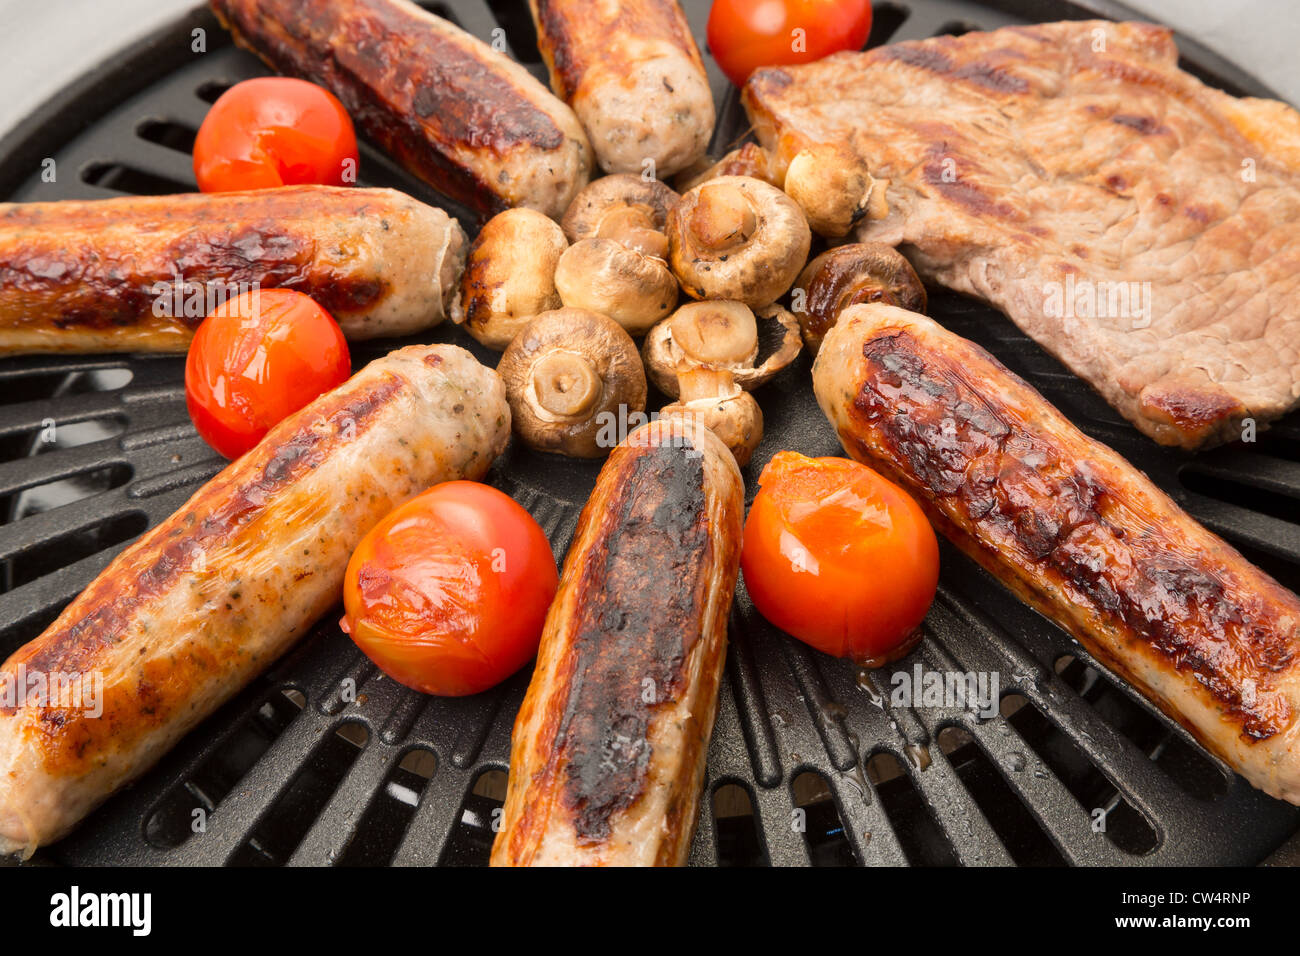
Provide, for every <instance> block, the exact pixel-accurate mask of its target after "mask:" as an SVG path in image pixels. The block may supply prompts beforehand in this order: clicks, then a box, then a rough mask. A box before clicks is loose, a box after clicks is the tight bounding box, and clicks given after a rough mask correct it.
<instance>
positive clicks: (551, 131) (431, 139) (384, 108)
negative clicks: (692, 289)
mask: <svg viewBox="0 0 1300 956" xmlns="http://www.w3.org/2000/svg"><path fill="white" fill-rule="evenodd" d="M210 2H211V6H212V9H213V11H214V12H215V13H216V15H217V19H218V20H220V21H221V24H222V26H224V27H226V28H227V29H228V30H230V32H231V33H232V34H233V35H234V38H235V42H236V43H238V44H239V45H240V46H242V47H245V48H246V49H249V50H251V51H253V52H254V53H256V54H257V55H258V56H259V57H261V58H262V59H263V60H264V61H265V62H266V63H267V64H268V65H269V66H271V68H272V69H275V70H278V71H280V72H281V73H286V74H288V75H290V76H297V77H300V78H302V79H305V80H310V81H311V82H313V83H317V84H319V85H321V86H324V87H325V88H326V89H328V90H330V91H331V92H332V93H334V95H335V96H337V97H338V98H339V100H340V101H341V102H342V103H343V105H344V106H345V107H346V108H347V111H348V113H349V114H351V116H352V118H353V120H355V121H356V123H357V125H358V126H360V127H361V128H362V129H363V130H365V132H366V133H368V134H369V135H370V137H371V138H372V139H373V140H374V141H375V142H377V143H378V144H379V145H380V146H382V147H383V148H384V149H385V150H387V152H388V153H389V154H390V155H391V156H392V157H393V158H394V159H396V160H397V161H398V162H399V163H401V164H402V166H404V167H405V168H406V169H407V170H408V171H409V172H411V173H413V174H414V175H416V176H418V177H420V178H421V179H423V180H424V181H425V182H427V183H428V184H429V185H431V186H433V188H434V189H437V190H439V191H440V192H442V193H445V194H446V195H448V196H450V197H451V198H453V199H455V200H457V201H458V202H461V203H464V204H465V205H466V206H468V207H470V208H471V209H473V210H474V211H475V212H477V213H479V214H480V215H481V216H482V217H483V218H485V219H486V218H487V217H489V216H492V215H494V214H496V213H498V212H501V211H502V210H504V209H508V208H510V207H512V206H527V207H529V208H531V209H537V210H539V211H541V212H544V213H546V215H548V216H550V217H551V218H553V219H558V218H559V217H560V216H561V215H563V214H564V210H565V209H567V208H568V206H569V203H570V202H571V201H572V199H573V197H574V196H575V195H577V193H578V190H580V189H582V187H583V186H585V185H586V184H587V180H588V179H590V178H591V144H590V143H589V142H588V140H587V135H586V133H584V132H583V130H582V126H581V124H580V123H579V122H578V118H577V117H576V116H574V115H573V111H572V110H571V109H569V107H568V106H566V105H565V104H564V103H561V102H560V101H559V100H558V99H556V98H555V97H554V96H552V95H551V92H550V91H549V90H548V89H546V87H545V86H544V85H543V84H542V83H540V82H539V81H538V80H537V79H536V78H535V77H534V76H533V75H532V74H531V73H529V72H528V71H527V70H526V69H524V67H522V66H520V65H519V64H518V63H515V62H514V61H513V60H511V59H510V58H509V57H507V56H505V55H504V54H501V53H498V52H497V51H496V50H494V49H493V48H492V47H490V46H488V45H487V43H485V42H483V39H480V38H477V37H474V36H471V35H470V34H468V33H466V32H465V31H464V30H462V29H460V28H459V27H457V26H456V25H454V24H452V23H449V22H448V21H446V20H444V19H442V18H441V17H437V16H434V15H433V14H431V13H428V12H426V11H424V10H422V9H420V8H419V7H417V6H416V5H415V4H414V3H410V2H408V0H210Z"/></svg>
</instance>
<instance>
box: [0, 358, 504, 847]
mask: <svg viewBox="0 0 1300 956" xmlns="http://www.w3.org/2000/svg"><path fill="white" fill-rule="evenodd" d="M509 435H510V408H509V406H508V405H507V404H506V397H505V387H504V385H502V383H501V380H500V379H499V378H498V377H497V375H496V373H495V372H493V371H492V370H490V369H487V368H484V367H483V366H482V365H480V364H479V363H478V362H477V361H475V359H474V358H473V356H471V355H470V354H469V353H468V352H466V351H465V350H464V349H461V348H457V347H455V346H451V345H433V346H408V347H407V348H404V349H400V350H398V351H396V352H393V353H391V354H390V355H388V356H386V357H384V358H381V359H378V360H376V361H374V362H371V363H370V364H369V365H367V366H366V367H365V368H364V369H362V370H361V371H360V372H358V373H357V374H356V375H354V376H353V377H352V378H351V379H350V380H349V381H347V382H345V383H344V384H343V385H341V386H339V387H338V388H337V389H334V390H333V391H331V392H327V393H326V394H325V395H323V396H321V397H320V398H318V399H317V400H316V401H314V402H312V403H311V404H310V405H308V406H307V407H306V408H304V409H302V410H301V411H299V412H296V413H295V414H293V415H291V416H289V417H288V418H287V419H285V420H284V421H283V422H281V423H280V424H279V425H277V426H276V427H275V428H273V429H272V430H271V431H270V433H269V434H268V435H267V436H266V438H264V439H263V440H262V442H261V443H260V444H259V445H257V447H255V448H254V449H252V450H251V451H249V452H248V453H246V454H245V455H244V456H243V457H241V458H239V459H238V460H237V461H235V462H234V463H232V464H231V465H229V466H228V467H227V468H226V469H225V470H224V471H222V472H221V473H220V474H219V475H217V476H216V477H215V478H213V479H212V480H211V481H210V482H208V483H207V484H206V485H204V486H203V487H202V488H200V489H199V491H198V492H196V493H195V495H194V496H193V497H192V498H190V500H189V501H188V502H186V504H185V505H183V506H182V507H181V509H180V510H179V511H177V512H176V514H174V515H172V516H171V517H170V518H168V519H167V520H166V521H164V522H163V523H162V524H160V525H159V526H158V527H156V528H154V529H153V530H152V531H149V532H148V533H147V534H145V535H144V536H143V537H142V538H140V539H139V540H138V541H137V542H136V543H135V544H133V545H131V546H130V547H129V548H127V549H126V550H125V551H124V552H122V554H121V555H119V556H118V557H117V559H116V560H114V561H113V562H112V563H111V564H110V565H109V566H108V567H107V568H106V569H105V570H104V571H103V573H102V574H100V575H99V577H97V578H96V579H95V580H94V581H93V582H91V584H90V586H89V587H87V588H86V590H85V591H83V592H82V593H81V595H80V596H79V597H77V598H76V600H74V601H73V602H72V603H71V604H70V605H69V606H68V608H67V609H66V610H65V611H64V612H63V613H62V614H61V615H59V617H58V619H57V620H56V621H55V622H54V623H53V624H52V625H51V626H50V627H49V629H48V630H46V631H45V633H44V634H42V635H41V636H40V637H38V638H36V639H35V640H33V641H31V642H30V643H28V644H27V645H25V646H24V647H22V648H20V649H19V650H18V651H17V652H16V653H14V654H13V656H11V657H10V658H9V660H8V661H7V662H5V664H4V666H3V667H0V681H5V682H7V683H8V685H9V686H10V687H18V686H19V681H20V679H21V680H22V682H23V686H24V688H25V690H24V692H23V694H22V699H18V700H12V699H11V700H9V701H0V853H12V852H15V851H22V852H25V853H30V852H31V851H32V850H34V849H35V848H36V847H37V846H40V845H44V844H46V843H49V842H51V841H53V840H56V839H58V838H59V837H60V836H62V835H63V834H65V833H67V832H68V831H69V830H70V829H72V827H74V826H75V825H76V824H77V823H78V822H79V821H80V820H81V819H82V817H84V816H85V815H86V814H87V813H89V812H90V811H91V810H92V809H93V808H94V807H95V806H96V805H97V804H98V803H100V802H101V801H102V800H104V799H105V798H106V797H107V796H108V795H109V794H111V793H112V792H113V791H114V790H115V789H117V788H118V787H120V786H122V785H124V784H126V783H128V782H130V781H131V780H133V779H135V778H136V777H138V776H139V775H140V774H142V773H143V772H144V771H145V770H147V769H148V768H149V767H150V766H152V765H153V764H154V763H155V762H156V761H157V760H158V758H159V757H161V756H162V755H163V754H164V753H165V752H166V751H167V750H168V749H170V748H171V747H172V745H173V744H175V743H176V741H177V740H179V739H180V738H181V737H182V736H183V735H185V734H186V733H187V732H188V731H189V730H190V729H191V728H193V727H194V726H195V725H196V724H198V723H199V721H201V720H202V719H203V718H205V717H206V716H208V715H209V714H211V713H212V712H213V711H215V710H216V709H217V708H218V707H219V706H221V704H223V703H224V702H225V701H227V700H228V699H229V698H230V697H232V696H233V695H234V694H235V693H237V692H238V691H239V690H240V689H241V688H243V687H244V686H245V685H246V684H247V683H248V682H249V681H251V680H252V679H253V678H254V677H255V676H256V675H257V674H259V673H261V672H262V671H263V670H264V669H265V668H266V667H267V666H269V665H270V664H271V662H272V661H274V660H275V659H276V658H277V657H279V656H280V655H281V654H282V653H283V652H284V651H285V650H287V649H288V648H289V647H290V646H291V645H292V644H293V643H294V642H295V641H296V640H297V639H298V638H299V637H300V636H301V635H302V634H304V633H305V632H306V631H307V629H308V628H309V627H310V626H311V625H312V623H313V622H314V621H316V620H317V619H318V618H320V617H321V616H322V615H323V614H325V613H326V612H327V611H328V610H329V609H330V607H332V606H333V605H335V604H336V603H337V602H338V601H339V599H340V596H341V593H342V587H343V576H344V570H345V568H346V567H347V563H348V558H349V556H350V555H351V552H352V550H353V549H354V548H355V547H356V545H357V544H358V543H359V542H360V540H361V538H362V537H363V536H364V535H365V533H366V532H367V531H368V530H369V529H370V528H372V527H373V526H374V525H375V524H376V523H378V521H379V520H380V519H381V518H382V517H383V516H384V515H386V514H387V513H388V512H389V511H391V510H392V509H393V508H394V507H396V506H397V505H399V504H401V503H403V502H405V501H407V500H409V499H410V498H412V497H414V496H415V495H416V494H417V493H419V492H421V491H423V490H424V489H425V488H427V487H428V486H430V485H432V484H435V483H436V482H439V481H445V480H450V479H454V478H480V477H482V476H483V475H484V474H485V473H486V472H487V470H488V466H489V465H490V464H491V463H492V460H493V459H494V458H495V457H496V456H497V455H498V454H499V453H500V452H501V451H502V449H503V448H504V447H505V445H506V441H507V439H508V438H509ZM33 674H40V675H47V676H46V678H45V679H46V682H47V684H48V683H49V678H50V677H52V676H56V675H63V677H64V679H66V678H67V677H68V676H69V675H85V677H84V679H82V678H80V677H79V678H78V680H82V682H83V684H84V685H85V686H87V687H88V688H89V690H90V691H91V696H94V685H95V681H96V679H98V680H99V681H100V682H101V687H102V692H101V693H100V694H99V695H98V696H99V702H98V705H97V706H93V707H92V706H87V705H88V704H92V703H93V701H90V700H88V698H87V696H85V695H83V697H82V700H81V701H80V704H81V705H82V706H80V707H78V706H76V704H77V703H78V702H77V701H76V700H75V698H72V697H67V696H65V697H61V698H60V699H58V700H49V699H41V698H40V697H39V696H31V695H30V693H29V691H30V689H31V688H32V687H33V686H34V685H33V684H32V683H31V675H33ZM95 675H98V678H96V677H95ZM96 711H99V713H96Z"/></svg>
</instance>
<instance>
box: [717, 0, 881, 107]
mask: <svg viewBox="0 0 1300 956" xmlns="http://www.w3.org/2000/svg"><path fill="white" fill-rule="evenodd" d="M796 30H800V31H802V33H800V34H796V33H795V32H794V31H796ZM870 34H871V2H870V0H714V3H713V6H712V7H711V8H710V10H709V22H708V29H707V35H708V41H709V51H710V52H711V53H712V54H713V58H714V59H715V60H717V62H718V66H719V67H720V68H721V69H722V72H723V73H725V74H726V75H727V78H728V79H729V80H731V82H732V83H734V84H736V86H744V85H745V81H746V80H747V79H749V75H750V74H751V73H752V72H753V71H754V70H756V69H758V68H759V67H761V66H784V65H788V64H794V63H811V62H812V61H814V60H820V59H821V58H822V57H825V56H829V55H830V54H832V53H837V52H839V51H840V50H860V49H862V47H863V45H864V44H865V43H866V42H867V37H868V36H869V35H870Z"/></svg>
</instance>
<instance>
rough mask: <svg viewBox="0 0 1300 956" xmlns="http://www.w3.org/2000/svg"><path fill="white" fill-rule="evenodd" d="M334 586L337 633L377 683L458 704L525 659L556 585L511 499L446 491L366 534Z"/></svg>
mask: <svg viewBox="0 0 1300 956" xmlns="http://www.w3.org/2000/svg"><path fill="white" fill-rule="evenodd" d="M345 582H346V583H345V586H344V608H345V614H344V623H343V626H344V630H345V631H347V632H348V633H349V634H350V635H351V637H352V639H353V641H355V642H356V644H357V646H358V647H359V648H361V650H362V651H363V652H364V653H365V654H366V655H367V656H368V657H369V658H370V659H371V660H372V661H374V663H375V664H376V665H378V666H379V668H380V669H381V670H383V671H384V673H385V674H387V675H388V676H389V677H391V678H392V679H393V680H395V681H397V682H398V683H400V684H403V685H405V686H407V687H411V688H413V689H415V690H418V691H421V692H422V693H426V694H436V695H439V696H446V697H461V696H466V695H469V694H477V693H481V692H482V691H484V690H487V689H488V688H490V687H493V686H495V685H496V684H499V683H500V682H501V681H503V680H505V679H506V678H508V677H509V676H511V675H512V674H514V673H515V672H517V671H518V670H519V669H520V668H522V667H523V666H524V665H525V664H527V663H528V662H529V661H530V660H532V658H533V657H534V656H536V654H537V647H538V643H539V642H540V640H541V634H542V627H543V625H544V623H545V620H546V614H547V611H548V610H549V608H550V605H551V601H552V600H553V599H554V597H555V592H556V589H557V588H558V586H559V574H558V571H557V569H556V566H555V558H554V556H553V554H552V552H551V546H550V543H549V542H548V541H547V540H546V535H545V533H544V532H543V531H542V529H541V527H540V526H539V525H538V524H537V522H536V521H535V520H533V518H532V516H531V515H529V514H528V512H527V511H525V510H524V509H523V508H522V507H521V506H520V505H519V504H518V503H517V502H515V501H514V499H512V498H510V497H509V496H508V495H505V494H502V493H501V492H500V491H497V490H496V489H495V488H492V487H490V486H489V485H484V484H481V483H479V482H474V481H449V482H444V483H443V484H440V485H435V486H434V487H433V488H431V489H429V490H428V491H426V492H424V493H423V494H421V495H418V496H417V497H415V498H414V499H412V500H411V501H410V502H407V504H405V505H402V506H401V507H399V508H397V509H395V510H394V511H393V512H392V513H391V514H389V515H388V516H387V517H386V518H384V519H383V521H381V522H380V523H379V524H378V525H376V527H375V528H374V529H372V530H371V531H370V533H369V534H367V535H366V537H365V539H364V540H363V541H362V543H361V544H360V545H359V546H358V547H357V550H356V551H355V552H354V553H353V555H352V559H351V561H349V563H348V569H347V574H346V578H345Z"/></svg>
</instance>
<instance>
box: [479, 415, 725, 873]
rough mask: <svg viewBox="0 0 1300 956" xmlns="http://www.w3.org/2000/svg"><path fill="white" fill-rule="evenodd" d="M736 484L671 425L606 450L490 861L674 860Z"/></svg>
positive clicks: (705, 702)
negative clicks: (605, 458) (605, 460)
mask: <svg viewBox="0 0 1300 956" xmlns="http://www.w3.org/2000/svg"><path fill="white" fill-rule="evenodd" d="M743 518H744V486H743V484H742V483H741V478H740V472H739V470H738V469H737V468H736V463H735V461H734V460H733V459H732V457H731V454H730V452H728V451H727V449H726V448H725V447H724V446H723V445H722V443H721V442H720V441H719V440H718V439H717V438H716V437H715V436H714V435H713V433H712V432H710V431H709V430H708V429H707V428H704V427H703V426H701V425H697V424H695V423H694V422H689V421H684V420H682V419H662V420H659V421H654V422H651V423H650V424H648V425H643V426H642V427H640V428H638V429H637V430H636V431H634V432H632V434H630V435H628V437H627V439H626V440H625V441H624V442H623V443H622V444H620V445H619V446H618V447H617V448H615V449H614V451H613V453H611V455H610V456H609V460H608V461H607V462H606V463H605V466H604V468H602V469H601V472H600V478H599V479H598V480H597V482H596V488H595V490H594V491H593V492H592V494H591V498H590V500H589V501H588V502H587V506H586V508H585V509H583V512H582V517H581V519H580V520H579V523H578V530H577V534H576V536H575V537H574V540H573V544H572V545H571V546H570V548H569V554H568V557H567V558H566V559H565V562H564V574H563V577H562V578H561V581H560V589H559V592H558V593H557V594H556V596H555V601H554V603H553V604H552V605H551V610H550V613H549V614H548V615H547V617H546V628H545V630H544V632H543V634H542V644H541V649H540V651H539V652H538V655H537V668H536V670H535V671H534V673H533V680H532V683H531V684H530V685H529V687H528V694H527V696H526V697H525V698H524V703H523V707H522V708H521V709H520V711H519V716H518V718H517V719H516V720H515V727H514V736H513V738H512V741H511V755H510V782H509V786H508V792H507V796H506V804H505V813H504V816H503V819H502V827H501V831H500V832H499V833H498V834H497V838H496V843H495V844H494V846H493V849H492V865H493V866H531V865H538V866H544V865H556V864H561V865H659V866H665V865H680V864H682V863H684V862H685V860H686V856H687V853H688V852H689V850H690V845H691V838H692V836H693V835H694V832H695V820H696V813H697V812H698V809H699V798H700V785H701V781H702V779H703V774H704V760H705V756H706V753H707V751H708V745H709V735H710V734H711V733H712V729H713V719H714V716H715V714H716V710H717V695H718V684H719V682H720V680H721V678H722V666H723V662H724V657H725V654H726V643H727V615H728V613H729V611H730V608H731V600H732V596H733V592H734V589H735V584H736V575H737V572H738V569H739V565H740V534H741V523H742V521H743Z"/></svg>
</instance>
